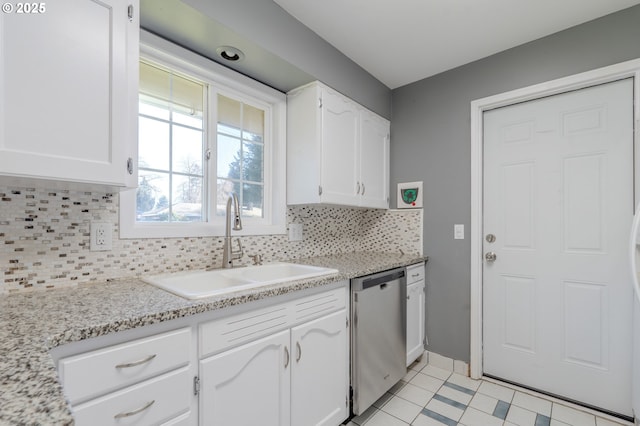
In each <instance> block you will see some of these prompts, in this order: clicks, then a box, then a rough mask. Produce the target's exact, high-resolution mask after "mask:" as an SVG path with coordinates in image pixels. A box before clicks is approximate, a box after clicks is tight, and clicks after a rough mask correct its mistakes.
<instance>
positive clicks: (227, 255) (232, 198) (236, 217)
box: [222, 192, 243, 268]
mask: <svg viewBox="0 0 640 426" xmlns="http://www.w3.org/2000/svg"><path fill="white" fill-rule="evenodd" d="M231 203H233V230H234V231H240V230H241V229H242V221H241V220H240V203H239V202H238V196H237V195H236V193H235V192H232V193H231V195H229V198H228V199H227V212H226V216H225V220H226V225H227V226H226V229H225V233H224V248H223V254H222V267H223V268H233V261H234V260H235V259H240V258H241V257H242V254H243V253H242V244H240V240H237V241H238V250H237V251H235V250H233V249H232V248H231Z"/></svg>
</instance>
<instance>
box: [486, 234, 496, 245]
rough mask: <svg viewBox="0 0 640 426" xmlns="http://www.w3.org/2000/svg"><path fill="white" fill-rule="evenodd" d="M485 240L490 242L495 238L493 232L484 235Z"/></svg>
mask: <svg viewBox="0 0 640 426" xmlns="http://www.w3.org/2000/svg"><path fill="white" fill-rule="evenodd" d="M485 240H487V242H488V243H492V242H494V241H495V240H496V236H495V235H493V234H487V236H486V237H485Z"/></svg>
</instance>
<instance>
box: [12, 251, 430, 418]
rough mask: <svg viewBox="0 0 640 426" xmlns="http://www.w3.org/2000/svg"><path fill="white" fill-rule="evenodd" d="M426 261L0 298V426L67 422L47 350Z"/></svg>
mask: <svg viewBox="0 0 640 426" xmlns="http://www.w3.org/2000/svg"><path fill="white" fill-rule="evenodd" d="M424 260H426V258H425V257H423V256H420V255H409V254H405V255H399V254H392V253H370V252H363V253H348V254H341V255H334V256H325V257H316V258H309V259H298V260H294V261H292V262H296V263H304V264H309V265H315V266H324V267H329V268H334V269H337V270H338V271H339V273H338V274H333V275H328V276H324V277H319V278H315V279H308V280H299V281H293V282H289V283H285V284H275V285H270V286H265V287H261V288H258V289H253V290H246V291H239V292H234V293H229V294H226V295H222V296H217V297H210V298H206V299H200V300H186V299H183V298H181V297H178V296H175V295H173V294H171V293H169V292H166V291H164V290H161V289H159V288H156V287H154V286H151V285H148V284H146V283H144V282H143V281H141V280H139V279H135V278H132V279H121V280H114V281H111V282H103V283H91V284H80V285H78V286H77V287H71V288H63V289H56V290H51V291H46V292H33V293H22V294H15V295H8V296H1V297H0V424H3V425H4V424H11V425H28V424H33V425H36V424H38V425H42V424H47V425H51V424H73V418H72V416H71V411H70V408H69V405H68V404H67V402H66V400H65V398H64V395H63V393H62V387H61V385H60V383H59V381H58V374H57V372H56V368H55V365H54V362H53V360H52V358H51V356H50V355H49V351H50V350H51V349H52V348H54V347H57V346H61V345H64V344H65V343H70V342H75V341H79V340H84V339H89V338H92V337H98V336H102V335H105V334H108V333H112V332H116V331H123V330H128V329H131V328H135V327H141V326H145V325H150V324H155V323H158V322H162V321H167V320H171V319H175V318H180V317H186V316H189V315H194V314H198V313H202V312H207V311H212V310H216V309H222V308H225V307H228V306H232V305H237V304H241V303H247V302H250V301H253V300H259V299H263V298H267V297H274V296H278V295H281V294H285V293H289V292H292V291H298V290H303V289H306V288H312V287H319V286H323V285H326V284H329V283H332V282H335V281H339V280H343V279H351V278H354V277H358V276H363V275H368V274H372V273H375V272H380V271H384V270H386V269H391V268H395V267H399V266H406V265H410V264H413V263H417V262H420V261H424Z"/></svg>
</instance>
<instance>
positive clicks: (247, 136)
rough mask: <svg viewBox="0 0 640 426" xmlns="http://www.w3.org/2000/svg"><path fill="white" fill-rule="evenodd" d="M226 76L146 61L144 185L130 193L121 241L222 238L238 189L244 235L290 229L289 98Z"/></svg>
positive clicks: (141, 137)
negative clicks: (286, 194) (287, 198)
mask: <svg viewBox="0 0 640 426" xmlns="http://www.w3.org/2000/svg"><path fill="white" fill-rule="evenodd" d="M199 61H202V59H201V58H200V59H199ZM211 66H212V68H214V69H215V68H216V66H217V67H220V66H218V65H217V64H213V63H211ZM224 73H225V74H224V75H223V76H222V77H221V78H220V80H223V81H224V82H222V83H221V82H219V81H217V79H216V77H217V75H216V74H215V73H214V72H212V71H211V70H210V69H206V70H203V69H202V68H201V67H199V66H196V65H194V66H188V65H187V66H185V65H184V63H183V62H182V61H180V66H175V67H174V66H172V63H171V61H167V58H166V57H163V60H156V58H154V57H152V56H149V57H146V56H144V57H143V59H142V60H141V62H140V84H139V104H138V108H139V114H138V167H137V171H138V187H137V189H136V190H135V191H133V190H132V191H127V192H125V193H123V194H121V236H122V237H124V238H127V237H138V238H144V237H187V236H207V235H222V234H223V233H224V215H225V210H226V204H227V199H228V198H229V196H230V194H231V193H232V192H235V193H236V194H237V196H238V198H239V200H240V205H241V209H242V212H241V215H242V219H243V229H244V230H245V231H244V233H245V234H274V233H283V232H284V230H285V228H284V227H285V225H284V215H285V212H286V207H285V199H284V169H285V158H284V153H285V149H284V115H285V113H286V104H285V97H284V95H283V94H281V93H279V92H276V91H274V90H273V89H269V88H265V87H264V86H262V85H260V84H259V83H257V82H255V81H253V80H249V79H248V78H246V77H244V76H240V75H233V74H229V73H230V71H229V70H227V69H224ZM230 75H231V76H232V77H233V78H231V79H230V78H229V76H230ZM229 83H231V84H229ZM134 192H135V193H134Z"/></svg>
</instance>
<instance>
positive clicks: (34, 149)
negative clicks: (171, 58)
mask: <svg viewBox="0 0 640 426" xmlns="http://www.w3.org/2000/svg"><path fill="white" fill-rule="evenodd" d="M132 3H133V4H134V5H136V4H137V0H129V1H124V0H101V1H99V2H98V1H91V0H56V1H55V2H47V3H46V4H45V3H40V4H42V5H43V6H44V7H46V10H45V11H43V13H37V14H34V13H30V14H19V13H3V14H0V94H1V96H0V129H2V132H1V133H0V174H1V175H5V176H6V175H8V176H16V177H37V178H44V179H51V180H65V181H76V182H86V183H100V184H108V185H114V186H124V185H126V184H127V183H130V181H129V174H128V173H127V158H128V157H129V156H132V155H131V154H130V151H131V148H129V147H128V145H129V146H135V144H136V130H135V129H136V128H137V125H136V124H135V123H134V122H132V120H136V122H137V117H136V113H135V111H137V109H133V108H136V105H137V104H133V101H132V99H133V98H134V97H135V98H137V84H136V83H133V82H136V81H137V69H138V54H137V52H138V21H137V12H138V11H137V7H136V8H135V9H134V10H135V15H133V18H132V19H129V16H128V6H129V4H132ZM27 5H29V6H31V5H36V4H35V3H24V6H25V7H26V6H27ZM16 6H17V3H16ZM14 12H15V11H14ZM132 92H133V93H132ZM132 111H133V112H132ZM131 152H135V151H131Z"/></svg>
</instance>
